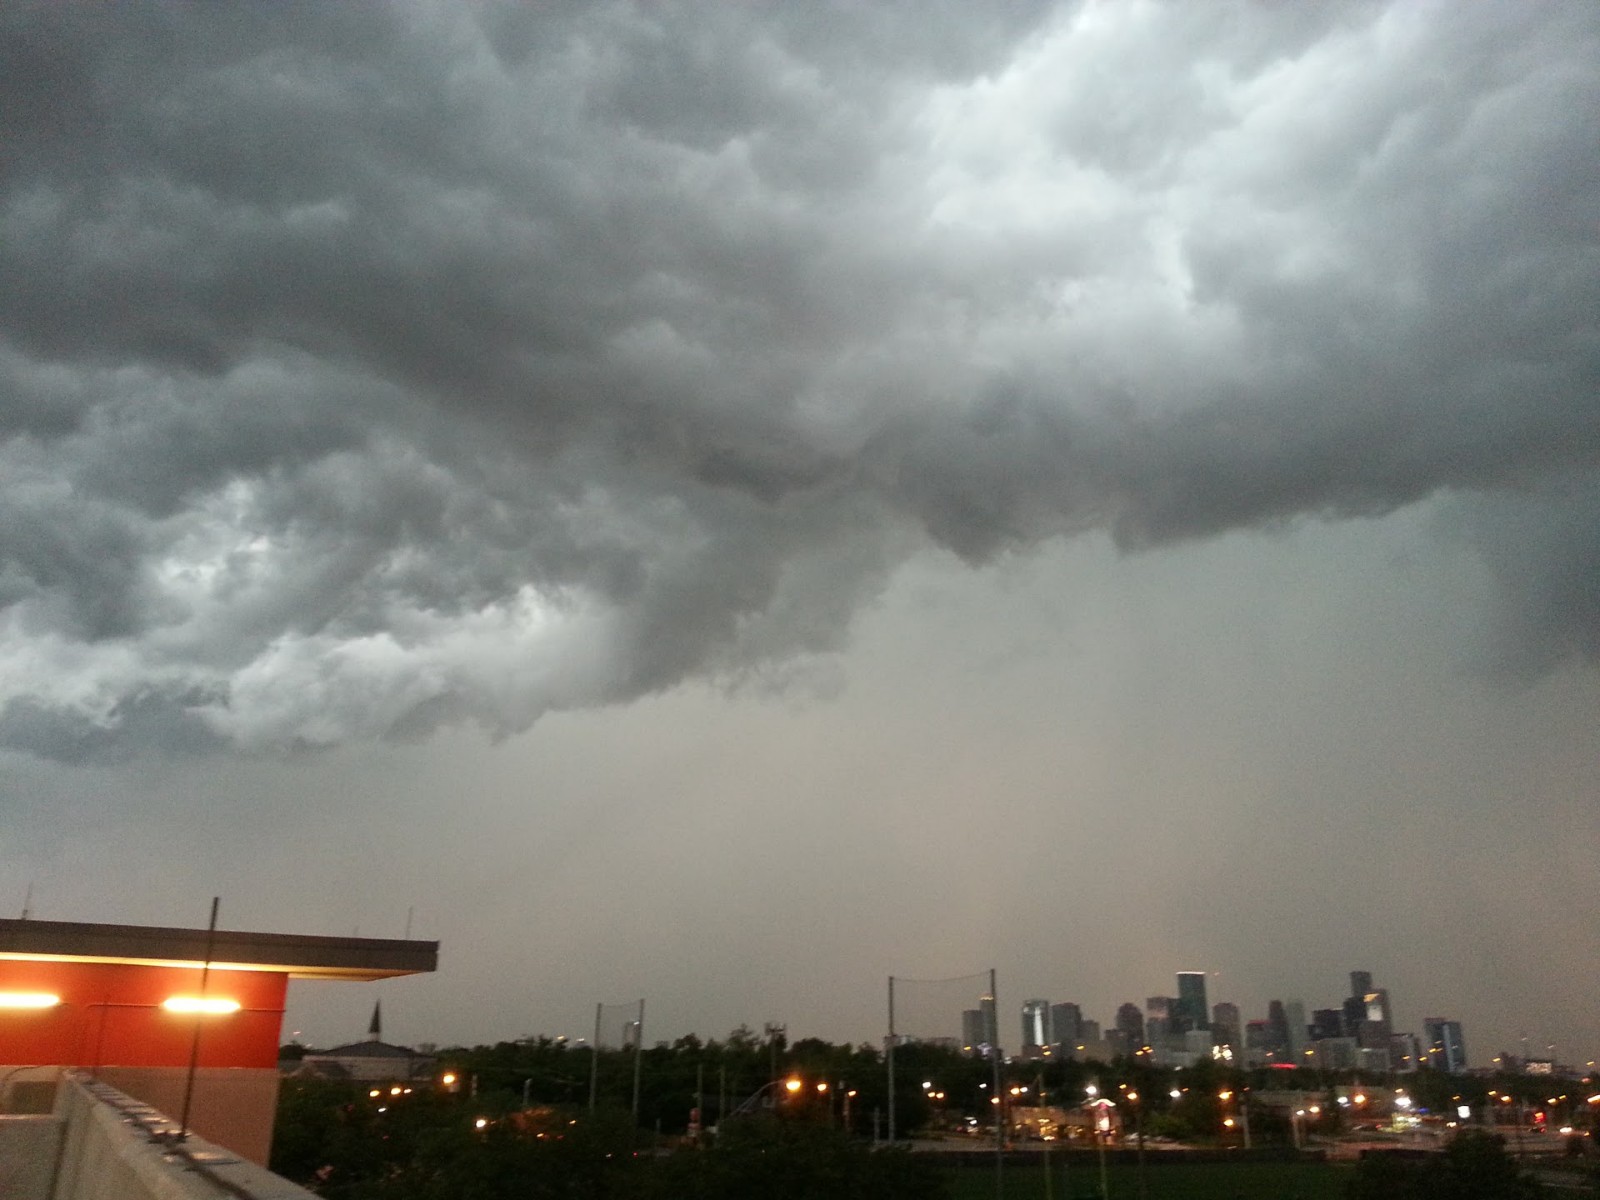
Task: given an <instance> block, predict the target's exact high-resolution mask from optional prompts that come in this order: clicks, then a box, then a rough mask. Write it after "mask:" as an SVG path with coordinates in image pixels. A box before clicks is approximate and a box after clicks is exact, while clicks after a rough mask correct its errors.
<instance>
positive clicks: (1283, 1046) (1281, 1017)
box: [1266, 1000, 1289, 1062]
mask: <svg viewBox="0 0 1600 1200" xmlns="http://www.w3.org/2000/svg"><path fill="white" fill-rule="evenodd" d="M1266 1050H1267V1053H1268V1054H1270V1055H1271V1056H1272V1061H1273V1062H1285V1061H1287V1060H1288V1058H1289V1018H1288V1016H1287V1015H1286V1014H1285V1013H1284V1011H1283V1001H1282V1000H1269V1001H1268V1002H1267V1045H1266Z"/></svg>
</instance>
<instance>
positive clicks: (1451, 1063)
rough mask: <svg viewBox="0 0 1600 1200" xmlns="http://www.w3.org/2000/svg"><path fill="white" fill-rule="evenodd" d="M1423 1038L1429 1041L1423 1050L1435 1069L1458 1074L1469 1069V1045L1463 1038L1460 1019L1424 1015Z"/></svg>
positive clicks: (1430, 1064)
mask: <svg viewBox="0 0 1600 1200" xmlns="http://www.w3.org/2000/svg"><path fill="white" fill-rule="evenodd" d="M1422 1038H1423V1041H1424V1042H1426V1043H1427V1044H1426V1045H1425V1046H1424V1048H1423V1050H1424V1053H1426V1054H1427V1056H1428V1065H1429V1066H1430V1067H1432V1068H1433V1069H1434V1070H1435V1071H1448V1072H1450V1073H1451V1074H1452V1075H1458V1074H1460V1073H1461V1072H1462V1071H1465V1070H1466V1069H1467V1047H1466V1043H1465V1042H1463V1041H1462V1039H1461V1022H1460V1021H1450V1020H1446V1019H1445V1018H1444V1017H1423V1018H1422Z"/></svg>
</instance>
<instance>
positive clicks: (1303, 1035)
mask: <svg viewBox="0 0 1600 1200" xmlns="http://www.w3.org/2000/svg"><path fill="white" fill-rule="evenodd" d="M1283 1019H1284V1025H1285V1026H1286V1031H1287V1034H1288V1049H1289V1061H1290V1062H1292V1063H1298V1062H1299V1061H1300V1060H1301V1059H1302V1058H1304V1057H1305V1052H1306V1044H1307V1042H1309V1041H1310V1040H1311V1039H1310V1038H1309V1037H1308V1036H1307V1033H1308V1031H1307V1028H1306V1006H1305V1002H1304V1001H1301V1000H1285V1001H1284V1002H1283Z"/></svg>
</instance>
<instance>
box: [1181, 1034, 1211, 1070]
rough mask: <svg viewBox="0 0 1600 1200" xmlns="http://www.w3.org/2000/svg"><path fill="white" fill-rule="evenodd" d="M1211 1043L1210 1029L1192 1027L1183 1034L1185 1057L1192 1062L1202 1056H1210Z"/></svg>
mask: <svg viewBox="0 0 1600 1200" xmlns="http://www.w3.org/2000/svg"><path fill="white" fill-rule="evenodd" d="M1211 1044H1212V1043H1211V1031H1210V1030H1209V1029H1190V1030H1188V1031H1187V1032H1185V1033H1184V1035H1183V1053H1184V1057H1185V1058H1187V1059H1189V1061H1190V1062H1193V1061H1194V1060H1196V1059H1200V1058H1210V1057H1211Z"/></svg>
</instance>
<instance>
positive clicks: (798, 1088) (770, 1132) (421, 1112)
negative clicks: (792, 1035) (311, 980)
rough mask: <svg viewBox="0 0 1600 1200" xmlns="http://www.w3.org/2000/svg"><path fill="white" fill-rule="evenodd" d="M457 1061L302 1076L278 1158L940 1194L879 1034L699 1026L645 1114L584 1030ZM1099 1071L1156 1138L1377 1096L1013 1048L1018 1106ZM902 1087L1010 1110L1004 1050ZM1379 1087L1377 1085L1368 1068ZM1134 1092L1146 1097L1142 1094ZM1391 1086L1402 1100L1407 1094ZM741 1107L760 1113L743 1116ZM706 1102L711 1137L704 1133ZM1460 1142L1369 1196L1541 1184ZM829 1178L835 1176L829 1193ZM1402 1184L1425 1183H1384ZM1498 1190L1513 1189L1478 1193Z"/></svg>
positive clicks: (345, 1174)
mask: <svg viewBox="0 0 1600 1200" xmlns="http://www.w3.org/2000/svg"><path fill="white" fill-rule="evenodd" d="M439 1063H440V1066H439V1071H440V1077H441V1079H442V1077H443V1075H444V1073H445V1072H447V1071H448V1072H450V1073H452V1074H453V1075H454V1076H455V1078H456V1082H455V1083H454V1084H453V1085H451V1086H448V1087H446V1086H444V1085H443V1084H442V1083H441V1082H438V1081H436V1083H435V1086H431V1087H430V1086H426V1085H419V1086H417V1087H416V1088H414V1090H413V1091H412V1092H409V1093H406V1094H403V1095H400V1096H397V1097H392V1096H389V1095H388V1093H387V1092H385V1093H384V1094H382V1095H379V1096H372V1095H369V1094H368V1089H367V1087H365V1086H364V1085H362V1086H354V1085H346V1084H339V1083H331V1082H327V1081H321V1080H317V1079H290V1080H287V1081H285V1084H284V1087H283V1090H282V1097H281V1102H280V1110H279V1118H278V1131H277V1138H276V1142H275V1145H274V1150H273V1167H274V1169H275V1170H277V1171H279V1172H280V1173H281V1174H284V1175H286V1176H288V1177H289V1178H291V1179H294V1180H296V1181H299V1182H302V1183H304V1184H306V1185H308V1186H311V1187H313V1188H314V1189H315V1190H317V1191H318V1192H320V1193H321V1194H323V1195H325V1196H329V1197H332V1198H334V1200H389V1198H391V1197H401V1196H404V1197H417V1198H420V1200H428V1198H430V1197H433V1196H439V1197H445V1196H450V1197H464V1198H468V1200H470V1198H473V1197H479V1198H481V1200H497V1198H498V1197H501V1196H506V1197H510V1196H517V1197H539V1196H545V1195H550V1196H555V1195H583V1196H595V1197H602V1198H604V1197H618V1198H620V1200H651V1198H653V1197H656V1196H684V1197H707V1198H715V1197H720V1196H723V1195H741V1194H745V1195H753V1194H763V1195H771V1196H782V1195H786V1194H789V1193H786V1192H784V1191H782V1190H781V1185H780V1184H779V1183H777V1182H774V1181H775V1180H777V1179H779V1178H780V1177H781V1178H782V1179H794V1180H804V1179H809V1180H813V1184H812V1185H810V1186H812V1187H813V1189H814V1190H812V1191H810V1192H805V1191H802V1192H797V1193H794V1194H797V1195H807V1194H829V1195H839V1196H850V1195H855V1194H861V1195H878V1196H896V1195H901V1194H906V1195H929V1196H933V1195H937V1194H938V1184H937V1181H936V1180H930V1179H927V1178H924V1177H923V1176H924V1174H925V1172H926V1170H927V1168H928V1164H927V1163H926V1162H924V1161H921V1160H917V1159H914V1158H911V1157H909V1156H905V1155H901V1154H896V1153H887V1152H880V1151H874V1150H873V1149H872V1146H873V1145H874V1143H875V1142H877V1141H878V1140H879V1138H878V1136H877V1135H878V1134H886V1133H887V1122H886V1116H887V1107H888V1096H887V1092H886V1086H887V1080H886V1072H885V1064H884V1060H883V1056H882V1055H881V1054H880V1053H879V1052H878V1051H877V1050H876V1049H874V1048H872V1047H869V1046H851V1045H836V1044H833V1043H829V1042H824V1041H821V1040H819V1039H813V1038H807V1039H802V1040H800V1041H797V1042H795V1043H794V1044H793V1045H790V1044H787V1043H786V1042H785V1041H784V1040H783V1038H782V1037H781V1035H770V1036H768V1037H765V1038H758V1037H757V1036H756V1035H754V1034H752V1033H751V1032H750V1031H749V1030H748V1029H744V1028H741V1029H737V1030H734V1031H733V1033H732V1034H730V1035H729V1036H728V1037H727V1038H726V1039H724V1040H721V1041H718V1040H716V1039H711V1040H706V1041H702V1040H701V1039H700V1038H698V1037H694V1036H688V1037H684V1038H680V1039H678V1040H677V1041H675V1042H672V1043H660V1044H657V1045H656V1046H654V1047H650V1048H647V1049H645V1050H644V1051H643V1052H642V1054H641V1055H640V1056H639V1060H638V1076H637V1077H638V1081H639V1107H638V1114H637V1120H635V1118H634V1113H633V1111H632V1102H633V1092H634V1079H635V1058H634V1055H633V1052H632V1051H631V1050H627V1051H617V1050H602V1051H601V1052H600V1053H599V1054H598V1056H596V1055H595V1053H594V1052H593V1051H592V1050H591V1049H590V1048H589V1047H588V1046H586V1045H581V1044H577V1045H575V1044H572V1043H568V1042H566V1041H565V1040H563V1039H551V1038H534V1039H527V1040H523V1041H516V1042H501V1043H498V1044H496V1045H493V1046H479V1047H474V1048H470V1049H469V1048H464V1047H462V1048H454V1049H448V1050H444V1051H441V1052H440V1053H439ZM591 1072H593V1076H592V1078H593V1081H594V1092H595V1098H596V1101H597V1104H596V1106H595V1108H594V1110H593V1111H591V1109H590V1105H589V1097H590V1088H591ZM788 1079H793V1080H794V1081H795V1087H794V1089H793V1090H790V1089H789V1088H788V1087H786V1086H784V1084H783V1083H782V1082H781V1081H783V1080H788ZM1552 1082H1553V1081H1551V1080H1548V1079H1546V1080H1544V1081H1534V1080H1528V1079H1507V1080H1479V1079H1469V1078H1464V1077H1459V1076H1445V1075H1433V1074H1430V1073H1428V1072H1422V1073H1418V1074H1415V1075H1411V1076H1408V1077H1406V1079H1405V1086H1406V1087H1407V1088H1408V1089H1409V1090H1410V1096H1409V1097H1408V1098H1407V1099H1408V1102H1410V1103H1412V1104H1414V1106H1415V1108H1416V1109H1419V1110H1430V1111H1432V1112H1434V1113H1444V1114H1445V1115H1447V1116H1452V1117H1453V1116H1454V1111H1455V1106H1456V1105H1457V1104H1458V1103H1466V1104H1470V1105H1472V1107H1473V1109H1474V1111H1475V1112H1479V1113H1481V1112H1482V1111H1483V1110H1484V1108H1485V1107H1486V1106H1487V1107H1490V1108H1493V1109H1494V1110H1495V1111H1497V1112H1501V1113H1503V1114H1510V1113H1513V1112H1515V1113H1519V1114H1520V1113H1522V1112H1523V1111H1524V1109H1526V1112H1527V1113H1528V1114H1529V1115H1530V1116H1532V1115H1533V1114H1534V1106H1535V1105H1536V1104H1542V1105H1544V1106H1545V1107H1546V1108H1548V1109H1549V1110H1550V1113H1549V1122H1548V1123H1549V1126H1550V1127H1551V1128H1556V1127H1557V1126H1558V1125H1559V1124H1563V1123H1568V1122H1569V1121H1570V1122H1572V1123H1580V1124H1581V1123H1586V1122H1587V1121H1588V1120H1589V1119H1590V1114H1589V1112H1588V1106H1587V1105H1585V1104H1584V1103H1583V1100H1584V1097H1583V1096H1582V1095H1579V1096H1577V1097H1576V1098H1574V1097H1569V1096H1565V1095H1564V1094H1563V1093H1560V1092H1556V1093H1555V1094H1554V1095H1552V1094H1550V1090H1551V1083H1552ZM1090 1083H1093V1084H1096V1085H1098V1088H1099V1091H1100V1094H1101V1095H1103V1096H1106V1097H1108V1098H1111V1099H1113V1100H1114V1101H1115V1102H1117V1103H1118V1104H1119V1106H1121V1107H1122V1111H1123V1112H1124V1113H1125V1114H1128V1116H1127V1117H1125V1122H1124V1123H1125V1127H1126V1128H1128V1129H1130V1130H1131V1129H1133V1128H1135V1127H1141V1126H1142V1129H1143V1132H1144V1133H1145V1134H1148V1135H1163V1134H1164V1135H1167V1136H1171V1137H1176V1138H1178V1139H1180V1140H1183V1141H1188V1142H1193V1143H1198V1144H1207V1143H1209V1144H1219V1143H1220V1144H1237V1142H1238V1141H1239V1140H1242V1139H1241V1138H1240V1125H1241V1124H1242V1122H1237V1121H1236V1122H1235V1123H1234V1124H1232V1125H1230V1124H1229V1123H1228V1121H1229V1118H1230V1117H1238V1116H1241V1115H1242V1112H1241V1109H1240V1107H1239V1106H1240V1103H1241V1099H1243V1098H1246V1097H1253V1096H1255V1095H1260V1094H1261V1093H1262V1092H1265V1091H1273V1090H1276V1091H1279V1092H1281V1091H1284V1090H1292V1091H1298V1092H1301V1093H1303V1094H1309V1095H1312V1096H1320V1097H1323V1102H1322V1103H1321V1104H1320V1105H1318V1106H1317V1108H1318V1109H1320V1112H1319V1114H1318V1115H1317V1116H1315V1117H1311V1116H1306V1117H1303V1118H1302V1119H1301V1121H1300V1124H1299V1127H1298V1128H1294V1127H1291V1125H1290V1122H1289V1119H1288V1117H1287V1116H1286V1115H1285V1110H1283V1109H1282V1108H1281V1105H1280V1107H1279V1109H1278V1110H1277V1111H1276V1112H1274V1111H1273V1110H1272V1107H1271V1105H1269V1104H1267V1103H1260V1104H1259V1105H1258V1104H1256V1103H1254V1102H1253V1100H1251V1101H1249V1115H1250V1118H1251V1119H1250V1126H1251V1133H1252V1137H1253V1144H1255V1145H1257V1146H1262V1145H1266V1144H1271V1143H1275V1142H1276V1143H1282V1144H1285V1145H1287V1144H1288V1143H1290V1142H1291V1141H1292V1140H1293V1139H1294V1137H1295V1136H1296V1134H1304V1133H1306V1132H1312V1133H1318V1132H1320V1133H1332V1132H1336V1131H1337V1130H1338V1128H1339V1126H1340V1123H1341V1121H1343V1122H1346V1123H1351V1124H1354V1123H1359V1122H1360V1121H1361V1120H1362V1119H1363V1118H1364V1117H1366V1116H1368V1115H1370V1114H1371V1113H1372V1112H1373V1109H1375V1108H1376V1107H1378V1106H1377V1105H1376V1104H1374V1105H1373V1107H1372V1108H1360V1107H1359V1106H1358V1105H1357V1104H1356V1103H1355V1100H1356V1099H1357V1096H1356V1093H1357V1090H1358V1089H1357V1087H1356V1086H1355V1084H1354V1081H1353V1080H1340V1079H1337V1078H1335V1077H1333V1076H1331V1075H1328V1074H1321V1073H1317V1072H1314V1071H1309V1070H1296V1071H1284V1070H1272V1071H1265V1070H1263V1071H1259V1072H1248V1071H1240V1070H1236V1069H1234V1068H1233V1067H1231V1066H1228V1065H1225V1064H1219V1063H1214V1062H1209V1061H1203V1062H1201V1063H1198V1064H1196V1065H1195V1066H1192V1067H1189V1068H1186V1069H1183V1070H1164V1069H1157V1068H1153V1067H1151V1066H1149V1064H1148V1063H1146V1062H1144V1061H1142V1060H1120V1061H1117V1062H1114V1063H1109V1064H1107V1063H1079V1062H1071V1061H1048V1060H1046V1061H1035V1062H1028V1063H1010V1064H1007V1065H1006V1066H1005V1068H1004V1071H1003V1073H1002V1089H1003V1092H1004V1095H1005V1097H1006V1098H1007V1100H1008V1103H1013V1102H1014V1103H1019V1104H1024V1105H1031V1104H1034V1103H1036V1102H1037V1100H1038V1097H1039V1096H1040V1094H1041V1092H1042V1093H1043V1094H1044V1096H1045V1099H1046V1102H1047V1103H1049V1104H1052V1105H1065V1106H1075V1105H1077V1104H1079V1103H1081V1102H1082V1101H1083V1099H1084V1097H1085V1088H1086V1086H1087V1085H1088V1084H1090ZM1013 1088H1015V1089H1017V1091H1018V1093H1019V1095H1021V1094H1024V1093H1022V1089H1023V1088H1026V1089H1027V1091H1026V1093H1025V1095H1026V1096H1027V1099H1021V1098H1015V1099H1013V1098H1012V1097H1011V1092H1012V1089H1013ZM895 1090H896V1096H895V1110H896V1117H897V1121H896V1124H897V1131H898V1133H899V1134H900V1136H901V1137H905V1136H908V1135H910V1134H914V1133H918V1132H920V1133H922V1134H930V1133H938V1132H940V1131H941V1130H952V1129H956V1128H965V1127H967V1126H968V1125H969V1124H970V1123H971V1122H973V1121H976V1122H978V1123H979V1124H980V1125H981V1126H986V1127H990V1128H992V1122H993V1119H994V1114H995V1113H996V1112H997V1111H1000V1110H1001V1109H1002V1108H1003V1107H1004V1106H1001V1105H995V1104H993V1102H992V1099H993V1096H994V1071H993V1066H992V1065H991V1064H990V1063H988V1062H986V1061H983V1060H980V1059H976V1058H972V1057H968V1056H965V1055H961V1054H959V1053H956V1052H954V1051H952V1050H950V1049H948V1048H945V1047H941V1046H935V1045H930V1044H920V1043H919V1044H909V1045H905V1046H901V1047H899V1048H898V1049H897V1051H896V1088H895ZM1367 1090H1371V1091H1374V1092H1375V1093H1376V1092H1377V1091H1379V1088H1378V1087H1376V1086H1374V1085H1373V1084H1371V1083H1369V1086H1368V1088H1367ZM1129 1093H1137V1094H1138V1096H1139V1100H1138V1102H1137V1104H1136V1105H1134V1103H1133V1102H1132V1101H1130V1100H1129V1099H1128V1094H1129ZM1341 1093H1350V1095H1349V1096H1347V1097H1346V1099H1347V1100H1350V1101H1351V1106H1350V1107H1348V1108H1345V1109H1341V1108H1340V1106H1339V1104H1338V1103H1336V1100H1337V1097H1338V1096H1339V1095H1340V1094H1341ZM1225 1094H1226V1096H1225ZM1506 1097H1510V1099H1509V1100H1508V1099H1506ZM1388 1099H1389V1101H1390V1102H1391V1103H1392V1102H1393V1101H1394V1099H1395V1096H1394V1094H1393V1093H1392V1092H1391V1093H1390V1095H1389V1096H1388ZM1363 1103H1364V1102H1363ZM1562 1105H1565V1106H1566V1107H1561V1106H1562ZM741 1106H745V1113H744V1115H742V1116H737V1117H735V1116H734V1115H733V1114H736V1113H738V1112H739V1110H740V1108H741ZM696 1107H698V1108H699V1109H700V1118H701V1119H700V1122H699V1129H700V1130H701V1137H700V1139H699V1141H698V1144H695V1145H690V1144H689V1140H688V1137H687V1134H688V1133H689V1131H690V1129H691V1127H692V1122H691V1114H692V1113H693V1110H694V1109H695V1108H696ZM1395 1111H1398V1110H1395ZM1342 1114H1343V1115H1342ZM713 1129H714V1130H716V1137H715V1139H713V1138H712V1137H711V1136H710V1132H709V1131H711V1130H713ZM1452 1154H1453V1155H1454V1157H1451V1158H1449V1159H1448V1162H1449V1164H1453V1165H1450V1166H1449V1167H1448V1170H1447V1168H1446V1167H1445V1166H1438V1167H1434V1168H1430V1171H1431V1172H1434V1173H1428V1172H1421V1173H1418V1172H1419V1171H1420V1169H1414V1168H1412V1167H1410V1166H1408V1165H1406V1164H1404V1163H1401V1164H1399V1165H1396V1164H1395V1163H1394V1162H1380V1163H1378V1164H1377V1165H1374V1166H1372V1167H1370V1168H1365V1171H1366V1172H1368V1173H1370V1180H1368V1182H1364V1183H1362V1185H1361V1186H1363V1187H1367V1188H1368V1190H1367V1191H1365V1192H1361V1193H1359V1194H1356V1195H1355V1197H1354V1200H1368V1198H1369V1197H1374V1196H1377V1195H1383V1194H1389V1195H1394V1196H1396V1197H1405V1196H1413V1195H1415V1196H1417V1197H1424V1198H1426V1200H1434V1198H1435V1197H1441V1198H1442V1197H1446V1196H1449V1197H1455V1196H1456V1195H1457V1193H1456V1192H1452V1191H1449V1190H1448V1188H1450V1187H1454V1186H1456V1184H1455V1183H1451V1182H1449V1181H1450V1180H1457V1181H1458V1182H1459V1181H1460V1180H1461V1179H1465V1178H1467V1176H1469V1175H1470V1176H1473V1177H1474V1178H1484V1179H1488V1178H1495V1179H1500V1180H1501V1184H1502V1185H1503V1186H1504V1187H1507V1188H1513V1189H1516V1188H1521V1189H1523V1190H1511V1191H1504V1193H1503V1194H1504V1195H1506V1196H1507V1197H1510V1198H1511V1200H1522V1198H1523V1197H1524V1196H1526V1195H1531V1194H1533V1193H1532V1192H1529V1191H1527V1190H1526V1188H1525V1187H1524V1182H1525V1181H1521V1180H1520V1178H1519V1177H1517V1176H1516V1175H1515V1172H1513V1173H1512V1174H1511V1175H1509V1176H1505V1175H1504V1174H1503V1172H1502V1173H1501V1174H1499V1175H1497V1174H1495V1171H1496V1170H1498V1167H1497V1166H1496V1162H1497V1160H1495V1159H1494V1154H1493V1152H1492V1150H1490V1149H1485V1148H1484V1146H1481V1145H1478V1144H1477V1143H1475V1142H1473V1141H1471V1140H1470V1139H1464V1140H1462V1141H1461V1142H1460V1143H1459V1144H1458V1146H1457V1147H1456V1148H1455V1149H1453V1150H1452ZM1441 1161H1443V1160H1441ZM1384 1172H1388V1173H1389V1174H1388V1175H1385V1174H1384ZM1439 1172H1444V1174H1438V1173H1439ZM1449 1172H1454V1173H1453V1174H1451V1173H1449ZM769 1176H771V1178H770V1179H769V1178H768V1177H769ZM1390 1176H1392V1179H1391V1178H1390ZM1363 1178H1364V1179H1365V1178H1366V1176H1364V1177H1363ZM1441 1180H1443V1182H1441ZM824 1181H825V1184H826V1187H827V1188H828V1189H831V1190H828V1191H826V1192H822V1191H819V1190H815V1189H821V1188H823V1187H824ZM1397 1181H1398V1182H1397ZM1508 1181H1509V1182H1508ZM1391 1184H1392V1185H1393V1186H1394V1187H1408V1188H1412V1189H1413V1190H1412V1191H1391V1192H1388V1193H1385V1192H1384V1190H1383V1189H1384V1188H1385V1187H1389V1186H1390V1185H1391ZM1497 1186H1500V1185H1497ZM902 1188H903V1189H906V1190H900V1191H897V1190H896V1189H902ZM1419 1188H1421V1189H1426V1188H1434V1189H1435V1190H1432V1191H1428V1190H1421V1191H1418V1190H1416V1189H1419ZM1440 1188H1443V1189H1446V1190H1438V1189H1440ZM563 1189H565V1190H563ZM741 1189H743V1190H742V1191H741ZM852 1189H855V1190H852ZM1490 1194H1501V1193H1486V1192H1485V1193H1479V1192H1461V1193H1460V1196H1461V1198H1462V1200H1466V1198H1467V1197H1469V1196H1471V1197H1475V1196H1478V1195H1485V1196H1487V1195H1490Z"/></svg>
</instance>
